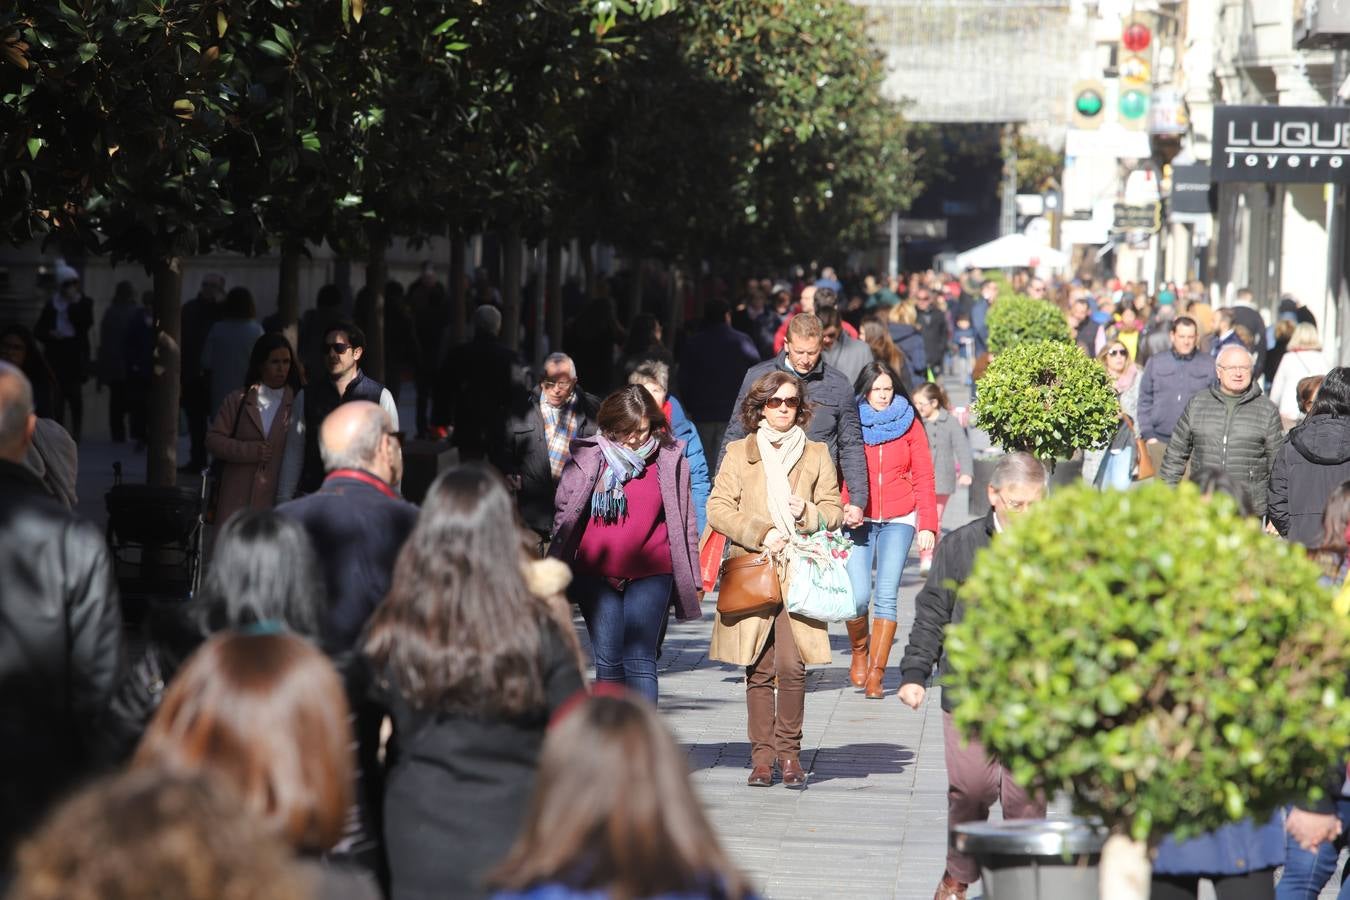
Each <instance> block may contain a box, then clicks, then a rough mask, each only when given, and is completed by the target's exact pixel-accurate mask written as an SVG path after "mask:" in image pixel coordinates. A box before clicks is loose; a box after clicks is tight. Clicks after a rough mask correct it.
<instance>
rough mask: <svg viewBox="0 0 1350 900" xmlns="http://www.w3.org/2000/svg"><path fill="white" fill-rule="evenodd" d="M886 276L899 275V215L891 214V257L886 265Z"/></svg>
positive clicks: (896, 213)
mask: <svg viewBox="0 0 1350 900" xmlns="http://www.w3.org/2000/svg"><path fill="white" fill-rule="evenodd" d="M886 274H887V275H891V276H895V275H899V274H900V214H899V213H898V212H893V213H891V256H890V259H889V260H887V263H886Z"/></svg>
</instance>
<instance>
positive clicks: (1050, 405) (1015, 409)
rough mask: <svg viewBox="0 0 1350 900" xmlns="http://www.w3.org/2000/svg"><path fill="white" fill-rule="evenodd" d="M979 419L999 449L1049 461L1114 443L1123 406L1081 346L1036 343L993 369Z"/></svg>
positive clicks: (985, 381) (979, 401)
mask: <svg viewBox="0 0 1350 900" xmlns="http://www.w3.org/2000/svg"><path fill="white" fill-rule="evenodd" d="M1031 302H1033V303H1034V302H1038V301H1031ZM975 416H976V424H977V425H979V427H980V428H983V429H984V430H985V431H986V432H988V434H989V439H990V440H991V441H993V442H994V444H995V445H997V446H999V447H1002V448H1003V449H1004V450H1005V451H1007V452H1010V453H1011V452H1013V451H1016V450H1024V451H1026V452H1027V453H1030V454H1032V455H1033V456H1035V457H1036V458H1037V459H1042V460H1047V461H1050V460H1056V459H1068V458H1069V457H1071V456H1073V454H1074V452H1075V451H1077V450H1089V449H1092V448H1094V447H1100V446H1102V445H1103V444H1105V443H1106V442H1107V441H1108V440H1110V439H1111V436H1112V435H1114V434H1115V433H1116V429H1117V428H1118V427H1119V425H1120V402H1119V401H1118V400H1117V399H1116V392H1115V390H1114V389H1112V387H1111V382H1110V380H1109V379H1108V378H1107V376H1106V370H1105V369H1103V368H1102V366H1101V365H1100V364H1099V363H1098V362H1097V361H1096V360H1093V359H1089V358H1088V357H1087V356H1085V355H1084V354H1083V351H1082V350H1080V349H1078V347H1077V346H1076V345H1074V344H1071V343H1059V342H1057V341H1037V342H1036V343H1032V344H1021V345H1019V346H1016V347H1013V348H1012V349H1010V350H1007V351H1006V352H1003V353H1000V354H999V355H998V356H996V357H995V358H994V360H993V362H991V363H990V364H989V368H988V369H986V370H985V373H984V377H983V378H981V379H980V390H979V394H978V395H977V397H976V399H975Z"/></svg>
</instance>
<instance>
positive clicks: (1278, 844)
mask: <svg viewBox="0 0 1350 900" xmlns="http://www.w3.org/2000/svg"><path fill="white" fill-rule="evenodd" d="M1284 847H1285V837H1284V812H1283V811H1280V812H1277V813H1275V814H1274V815H1273V816H1271V817H1270V821H1269V822H1266V823H1265V824H1263V825H1257V824H1256V823H1255V822H1253V821H1252V820H1251V819H1243V820H1242V821H1241V822H1235V823H1234V824H1232V825H1225V826H1223V827H1222V828H1220V829H1219V830H1218V831H1210V832H1207V833H1205V834H1202V835H1200V836H1199V837H1194V838H1191V839H1190V840H1188V841H1185V842H1183V843H1180V844H1178V843H1177V842H1176V841H1175V840H1173V839H1172V838H1171V837H1170V836H1169V837H1166V838H1164V839H1163V842H1162V844H1161V845H1159V847H1158V858H1157V860H1156V861H1155V862H1154V863H1153V873H1154V874H1155V875H1243V874H1245V873H1247V872H1256V871H1259V870H1261V869H1273V868H1275V867H1276V866H1282V865H1284Z"/></svg>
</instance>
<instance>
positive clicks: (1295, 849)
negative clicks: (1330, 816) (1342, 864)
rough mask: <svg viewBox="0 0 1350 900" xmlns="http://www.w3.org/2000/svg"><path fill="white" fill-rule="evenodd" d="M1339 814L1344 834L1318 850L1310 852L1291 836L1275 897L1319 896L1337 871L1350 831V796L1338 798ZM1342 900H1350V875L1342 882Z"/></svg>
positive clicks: (1294, 899)
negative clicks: (1342, 848)
mask: <svg viewBox="0 0 1350 900" xmlns="http://www.w3.org/2000/svg"><path fill="white" fill-rule="evenodd" d="M1336 815H1337V817H1339V818H1340V820H1341V826H1342V827H1343V828H1344V829H1345V832H1344V833H1342V835H1341V837H1340V838H1339V839H1337V840H1334V841H1330V842H1328V843H1324V844H1319V845H1318V847H1317V852H1315V853H1309V852H1308V851H1307V850H1304V849H1303V848H1302V847H1300V846H1299V845H1298V841H1296V840H1294V838H1293V836H1292V835H1290V836H1287V840H1286V843H1285V849H1284V877H1283V878H1281V879H1280V883H1279V884H1277V885H1276V886H1275V900H1317V895H1318V894H1320V893H1321V892H1322V888H1323V887H1325V886H1326V883H1327V882H1328V881H1330V880H1331V876H1332V875H1335V874H1336V861H1337V858H1338V857H1339V856H1340V854H1341V846H1342V845H1343V844H1344V843H1345V839H1346V834H1347V833H1350V798H1347V797H1339V798H1337V800H1336ZM1337 896H1338V897H1339V898H1340V900H1350V878H1347V879H1346V880H1345V881H1343V882H1342V883H1341V892H1340V894H1338V895H1337Z"/></svg>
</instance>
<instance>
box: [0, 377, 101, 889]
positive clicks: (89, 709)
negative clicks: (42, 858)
mask: <svg viewBox="0 0 1350 900" xmlns="http://www.w3.org/2000/svg"><path fill="white" fill-rule="evenodd" d="M36 427H37V418H36V417H35V416H34V415H33V390H32V386H31V385H30V384H29V383H28V379H27V378H26V377H24V374H23V372H21V371H20V370H19V369H17V368H16V367H14V366H12V365H10V364H9V363H3V362H0V497H3V498H4V500H3V501H0V572H3V573H4V577H3V578H0V767H2V769H3V771H4V772H5V777H4V778H3V779H0V810H3V814H2V815H0V881H3V873H4V872H5V871H6V870H7V869H8V868H9V863H10V853H11V851H12V850H13V846H14V842H15V841H16V840H17V839H18V838H20V837H21V836H22V835H24V834H25V833H26V832H28V831H29V830H30V829H31V828H32V827H33V826H34V825H35V824H36V823H37V821H38V820H39V819H40V818H41V817H42V815H43V813H44V812H45V811H46V808H47V806H48V804H50V803H51V802H52V801H53V800H54V799H55V798H56V797H57V796H59V795H60V794H61V793H62V792H63V791H64V790H66V789H67V788H69V787H70V786H71V785H72V784H74V783H75V782H77V781H78V780H79V779H80V778H82V777H83V776H85V775H87V774H88V773H89V772H90V770H91V768H93V766H94V765H95V763H96V762H97V761H98V760H97V759H96V757H97V754H96V753H95V751H94V747H95V745H96V738H97V732H96V729H97V727H98V723H99V721H100V720H101V719H102V716H103V714H104V712H105V709H106V706H107V702H108V697H109V695H110V694H111V692H112V687H113V679H114V677H115V675H116V672H117V663H118V658H119V653H120V648H121V634H122V632H121V613H120V609H119V606H118V601H117V583H116V581H115V580H114V577H113V570H112V565H111V563H110V561H109V559H108V548H107V544H106V543H105V542H104V539H103V535H102V534H101V533H99V530H98V529H97V528H95V527H94V526H93V525H91V524H89V523H87V522H83V521H81V520H80V519H78V518H77V517H76V516H75V515H73V514H72V513H71V512H70V511H69V510H67V509H66V508H65V507H64V506H62V505H61V504H60V503H59V502H57V501H56V500H55V499H53V498H52V497H51V496H50V495H49V494H48V493H47V491H46V489H45V488H44V487H43V486H42V482H41V481H39V480H38V478H37V476H35V475H34V474H33V473H32V472H31V471H29V470H28V469H27V468H26V467H25V466H24V465H23V460H24V457H25V455H26V454H27V451H28V445H29V443H30V442H31V441H32V438H33V430H34V429H35V428H36Z"/></svg>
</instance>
